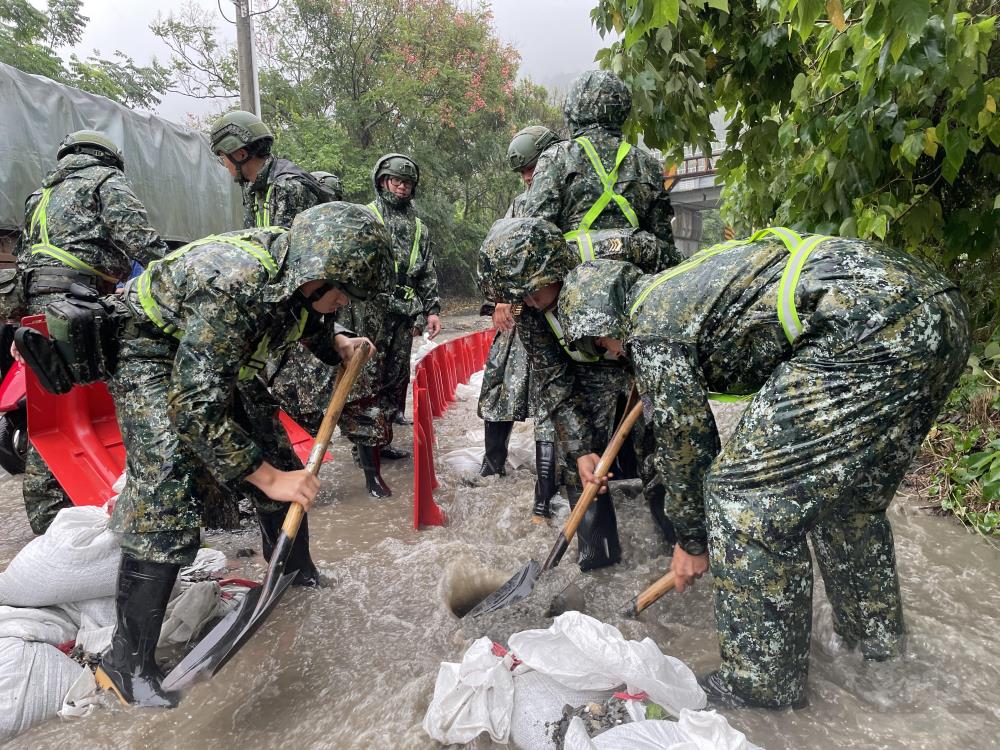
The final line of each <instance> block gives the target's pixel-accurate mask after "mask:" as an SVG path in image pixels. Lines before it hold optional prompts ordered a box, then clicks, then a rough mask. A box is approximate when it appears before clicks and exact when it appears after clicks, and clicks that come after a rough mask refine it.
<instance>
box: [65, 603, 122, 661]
mask: <svg viewBox="0 0 1000 750" xmlns="http://www.w3.org/2000/svg"><path fill="white" fill-rule="evenodd" d="M59 608H60V609H61V610H62V611H64V612H65V613H66V614H68V615H69V616H70V617H71V618H73V621H74V622H75V623H76V624H77V626H78V628H79V630H78V631H77V634H76V645H77V646H78V647H79V648H80V649H82V650H83V651H84V652H85V653H88V654H93V655H95V656H96V655H98V654H103V653H104V652H105V651H107V650H108V648H109V647H110V646H111V636H113V635H114V633H115V598H114V597H113V596H102V597H100V598H98V599H85V600H84V601H82V602H71V603H69V604H63V605H61V606H60V607H59Z"/></svg>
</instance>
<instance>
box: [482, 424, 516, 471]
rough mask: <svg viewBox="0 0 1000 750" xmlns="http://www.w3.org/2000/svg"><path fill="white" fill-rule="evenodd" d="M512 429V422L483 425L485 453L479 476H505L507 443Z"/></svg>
mask: <svg viewBox="0 0 1000 750" xmlns="http://www.w3.org/2000/svg"><path fill="white" fill-rule="evenodd" d="M513 429H514V423H513V422H484V423H483V431H484V433H485V436H486V452H485V453H484V454H483V465H482V467H481V468H480V469H479V476H481V477H492V476H501V477H503V476H507V443H508V442H509V441H510V433H511V430H513Z"/></svg>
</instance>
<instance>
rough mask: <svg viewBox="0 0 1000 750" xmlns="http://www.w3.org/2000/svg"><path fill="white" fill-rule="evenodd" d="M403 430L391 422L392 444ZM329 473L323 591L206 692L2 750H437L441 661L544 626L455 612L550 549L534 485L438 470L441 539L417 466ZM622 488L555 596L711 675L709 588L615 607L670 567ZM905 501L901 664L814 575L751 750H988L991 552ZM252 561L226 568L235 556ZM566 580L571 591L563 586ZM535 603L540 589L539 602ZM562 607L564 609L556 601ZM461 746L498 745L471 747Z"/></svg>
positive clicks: (8, 491) (344, 466) (239, 538)
mask: <svg viewBox="0 0 1000 750" xmlns="http://www.w3.org/2000/svg"><path fill="white" fill-rule="evenodd" d="M435 429H436V431H437V436H438V448H437V452H438V455H439V456H440V455H442V454H443V453H445V452H447V451H449V450H454V449H456V448H465V447H469V445H470V443H471V442H472V441H473V440H478V441H479V442H480V443H481V440H482V437H481V422H480V421H479V420H478V418H477V417H476V410H475V403H474V402H464V403H463V402H456V403H455V404H454V405H452V406H451V408H450V409H449V410H448V412H447V414H446V415H445V416H444V417H443V418H442V419H441V420H438V421H437V422H436V423H435ZM408 439H409V429H408V428H400V429H399V437H398V438H397V440H398V441H399V443H400V444H401V445H402V444H405V442H406V441H408ZM333 453H334V461H333V462H332V463H331V464H327V465H326V467H325V468H324V470H323V475H322V476H323V479H324V489H323V492H322V499H321V501H320V503H319V505H318V506H317V507H316V508H315V509H314V510H313V512H312V513H311V514H310V515H311V519H310V531H311V534H312V552H313V557H314V559H315V560H316V562H317V564H318V565H319V567H320V569H321V571H322V573H323V575H324V577H325V579H326V584H327V585H326V587H325V588H323V589H321V590H313V591H303V590H297V589H292V590H290V592H289V593H288V594H287V595H286V597H285V598H284V599H283V600H282V602H281V604H280V605H279V607H278V608H277V609H276V610H275V612H274V613H273V614H272V615H271V617H270V618H269V619H268V621H267V623H266V624H265V625H264V626H263V627H262V628H261V630H260V631H259V632H258V633H257V635H255V636H254V637H253V639H251V641H250V642H249V643H248V644H247V645H246V646H245V647H244V648H243V649H242V650H241V651H240V652H239V654H238V655H237V656H236V657H235V658H234V659H233V660H232V661H231V662H230V663H229V665H228V666H227V667H226V668H225V669H223V670H222V672H220V673H219V674H218V675H217V676H216V677H215V678H214V679H213V680H212V681H211V682H208V683H203V684H200V685H198V686H196V687H194V688H192V689H191V690H190V691H189V692H188V694H187V695H186V696H185V698H184V700H183V702H182V703H181V705H180V707H179V708H178V709H176V710H173V711H165V712H150V711H141V710H133V709H126V708H123V707H121V706H119V705H117V704H116V703H112V702H111V701H106V706H105V707H103V708H102V709H101V710H99V711H97V712H96V713H95V714H93V715H91V716H90V717H87V718H84V719H81V720H75V721H70V722H62V721H59V720H53V721H50V722H47V723H45V724H42V725H40V726H37V727H35V728H33V729H32V730H30V731H28V732H26V733H24V734H23V735H21V736H20V737H18V738H16V739H14V740H13V741H11V742H10V743H9V745H8V747H10V748H31V750H45V749H51V750H56V749H57V748H59V749H61V748H64V747H78V748H125V747H134V748H140V747H141V748H149V749H150V750H156V749H158V748H164V749H167V748H187V749H191V750H195V749H200V748H219V749H220V750H222V749H223V748H236V747H239V748H241V750H254V749H256V748H273V747H283V748H295V749H296V750H306V749H307V748H317V749H318V748H337V749H338V750H339V749H344V750H347V749H348V748H358V749H362V748H364V749H368V748H376V749H379V750H381V749H382V748H385V749H386V750H389V749H395V748H433V747H438V746H439V745H438V744H437V743H435V742H433V741H432V740H430V739H429V738H428V737H427V736H426V735H425V734H424V732H423V730H422V729H421V726H420V724H421V721H422V719H423V714H424V711H425V709H426V707H427V704H428V703H429V701H430V699H431V695H432V693H433V688H434V681H435V677H436V674H437V669H438V664H439V663H440V662H441V661H459V660H460V659H461V656H462V653H463V652H464V650H465V648H466V647H467V646H468V645H469V643H470V642H471V639H472V638H474V637H476V636H477V635H479V634H481V632H482V631H483V630H489V631H490V635H493V636H495V637H501V638H502V637H503V636H504V633H508V632H511V631H512V630H515V629H520V628H524V627H544V626H545V625H546V624H547V622H548V620H547V618H546V614H547V610H548V609H549V602H548V601H533V600H534V599H536V596H535V595H534V594H533V595H532V597H529V600H526V605H525V606H524V607H523V608H522V609H521V610H520V612H519V613H517V614H516V615H511V616H510V617H508V618H507V620H503V619H500V620H497V621H490V622H484V623H481V624H478V625H477V624H475V623H470V622H468V621H462V620H459V619H458V618H457V617H456V616H455V615H454V614H453V609H458V610H461V609H462V608H463V607H464V608H467V607H468V606H471V604H472V603H474V601H475V599H476V598H477V597H478V596H481V595H482V594H485V593H488V592H489V591H492V590H493V589H494V588H495V587H496V586H498V585H499V584H500V583H502V582H503V581H505V580H506V578H507V577H508V576H509V575H510V574H512V573H513V572H514V571H515V570H517V569H518V568H520V567H521V566H522V565H524V564H525V563H526V562H527V561H528V560H529V559H532V558H534V559H542V558H544V556H545V554H546V552H547V551H548V548H549V546H550V545H551V543H552V541H553V539H554V537H555V534H556V529H555V528H548V527H543V526H537V525H534V524H532V523H531V521H530V518H529V513H530V505H531V493H532V486H533V481H534V477H533V474H531V473H530V471H528V470H526V469H521V470H518V471H517V472H514V473H513V474H512V475H511V476H509V477H507V478H504V479H497V480H490V481H488V482H487V483H486V484H485V486H482V487H472V486H468V485H467V484H465V483H463V482H462V480H461V479H460V477H458V476H455V475H453V474H448V473H446V471H445V468H444V467H443V465H442V464H441V462H438V477H439V479H440V481H441V487H440V488H439V489H438V490H437V491H436V492H435V497H436V499H437V501H438V502H439V503H440V504H441V505H442V507H444V509H445V510H446V512H447V513H448V517H449V525H448V526H447V527H444V528H434V529H427V530H424V531H420V532H417V531H413V530H412V464H411V463H410V462H409V461H398V462H395V463H392V462H386V470H385V476H386V480H387V482H388V483H389V485H390V486H391V487H392V488H393V491H394V496H393V497H392V498H391V499H389V500H387V501H378V500H372V499H369V498H368V497H367V496H366V495H365V494H364V492H363V488H364V485H363V479H362V476H361V472H360V470H357V469H355V468H354V466H353V465H352V464H351V461H350V454H349V452H348V451H347V448H346V445H345V443H344V441H343V440H342V439H339V438H338V439H337V440H336V442H335V447H334V450H333ZM19 489H20V482H19V480H18V479H13V478H7V477H4V479H3V481H2V482H0V513H2V514H3V517H4V518H5V521H4V523H3V524H0V567H3V566H5V565H6V563H7V562H8V561H9V560H10V558H11V557H12V556H13V555H14V554H15V552H16V551H17V550H18V549H19V548H20V547H21V546H23V545H24V544H25V543H26V542H27V541H29V540H30V538H31V533H30V531H29V530H28V528H27V523H26V522H25V521H24V516H23V509H22V506H21V505H20V492H19ZM628 489H629V488H628V487H626V488H625V491H622V492H620V493H619V495H618V497H617V505H618V518H619V524H620V526H621V537H622V541H623V547H624V561H623V563H622V564H620V565H618V566H616V567H615V568H613V569H611V570H604V571H599V572H597V573H592V574H587V575H581V574H580V573H579V571H578V570H577V568H576V566H575V565H574V564H573V562H574V560H575V549H574V548H575V545H573V546H572V547H571V549H570V552H569V553H567V555H566V557H565V559H564V561H563V563H562V565H561V566H560V567H559V568H558V569H557V570H556V571H555V575H556V576H557V577H558V581H557V582H555V583H553V584H550V585H549V588H550V589H551V592H552V593H554V592H555V591H557V590H558V591H561V592H562V594H563V597H564V599H567V600H568V601H569V602H570V603H571V604H573V605H579V604H581V597H582V600H583V601H582V603H583V607H582V609H583V610H584V611H586V612H587V613H588V614H591V615H593V616H595V617H598V618H600V619H602V620H605V621H607V622H610V623H612V624H614V625H615V626H617V627H618V628H620V629H621V630H622V632H623V633H624V634H625V636H626V637H628V638H633V639H641V638H643V637H646V636H649V637H651V638H653V639H654V640H655V641H656V642H657V643H658V644H659V645H660V647H661V648H662V650H663V651H664V652H666V653H668V654H671V655H674V656H677V657H680V658H682V659H684V660H685V661H686V662H687V663H688V664H689V666H690V667H691V668H692V669H693V670H694V671H695V672H696V673H700V672H703V671H706V670H709V669H711V668H713V667H715V666H716V665H717V664H718V648H717V643H716V640H715V636H714V622H713V615H712V606H711V596H710V593H711V592H710V582H709V581H707V580H705V579H703V580H702V581H700V582H699V585H698V586H697V587H696V588H694V589H693V590H691V591H689V592H687V593H685V594H682V595H681V594H676V593H671V594H668V595H667V596H666V597H664V599H662V600H661V601H660V602H658V603H656V604H654V605H653V606H652V607H651V608H650V609H648V610H647V611H646V612H644V613H643V614H642V615H641V616H640V618H639V619H638V620H630V619H627V618H624V617H622V616H621V615H619V614H618V613H619V611H620V610H621V608H622V607H623V606H624V605H625V604H626V603H627V602H628V600H629V599H631V597H632V596H634V595H635V594H636V593H638V592H639V591H640V590H642V589H643V588H644V587H645V586H647V585H648V584H649V583H651V582H652V581H653V580H655V579H656V578H658V577H659V575H661V574H662V573H663V572H665V570H666V569H667V566H668V562H669V560H668V558H666V557H665V556H664V552H665V549H664V548H663V545H662V542H661V541H660V540H659V539H658V538H657V532H656V530H655V529H654V526H653V524H652V521H651V520H650V518H649V514H648V511H646V509H645V507H644V503H642V501H641V497H635V496H634V495H633V494H631V493H630V492H629V491H628ZM911 508H912V504H910V503H907V502H906V501H905V500H898V501H897V502H896V503H894V505H893V506H892V509H891V511H890V516H891V518H892V522H893V526H894V530H895V535H896V542H897V554H898V557H899V570H900V578H901V582H902V587H903V594H904V601H905V607H906V613H907V624H908V628H909V643H908V652H907V655H906V656H905V657H904V658H902V659H900V660H898V661H896V662H891V663H883V664H875V663H866V662H865V661H864V660H863V659H861V657H860V656H859V655H858V654H856V653H851V652H848V651H846V650H844V649H842V648H841V647H839V646H838V644H837V643H836V638H835V636H834V634H833V630H832V625H831V619H830V610H829V606H828V605H827V604H826V601H825V598H824V596H823V591H822V582H821V581H820V580H819V578H818V576H817V583H816V594H815V598H814V601H815V605H814V608H815V611H814V615H815V616H814V627H813V647H812V666H811V672H810V678H809V689H810V700H811V704H810V706H809V707H808V708H806V709H804V710H801V711H797V712H791V711H786V712H768V711H759V710H746V711H731V712H726V715H727V716H728V718H729V720H730V723H732V724H733V725H734V726H735V727H737V728H739V729H741V730H742V731H744V732H746V734H747V736H748V737H749V738H750V739H751V740H752V741H753V742H755V743H756V744H758V745H760V746H762V747H766V748H768V749H769V750H777V749H778V748H886V749H889V748H892V749H896V748H899V749H900V750H902V749H903V748H908V749H911V750H912V749H915V748H935V749H936V748H941V749H946V748H962V750H977V749H979V748H983V749H985V748H993V747H998V746H1000V741H998V732H1000V708H998V706H997V703H998V701H1000V657H998V655H997V649H996V643H997V638H998V634H1000V578H998V576H996V575H995V573H996V572H997V571H998V570H1000V552H998V551H997V550H996V549H994V548H993V547H991V546H989V545H988V544H986V543H985V542H984V541H983V540H981V539H979V538H977V537H975V536H973V535H970V534H969V533H967V532H966V531H965V530H964V529H963V528H961V527H960V526H958V525H957V524H956V523H955V522H953V521H952V520H950V519H944V518H937V517H932V516H927V515H922V514H918V513H916V512H914V511H912V510H911ZM208 541H209V543H210V544H212V545H213V546H216V547H218V548H220V549H222V550H224V551H225V552H226V553H227V555H228V556H229V557H230V561H231V564H232V565H233V566H234V574H238V575H243V576H246V577H252V578H258V579H259V578H260V577H261V575H262V573H263V571H264V567H263V562H262V560H261V558H260V556H259V550H260V542H259V538H258V536H257V534H256V532H254V531H251V530H249V529H248V530H247V531H245V532H242V533H236V534H218V533H216V534H211V535H209V538H208ZM246 547H250V548H253V549H255V550H257V552H258V554H256V555H255V556H254V557H250V558H237V557H236V556H235V553H236V551H237V550H238V549H241V548H246ZM568 584H574V586H575V588H573V587H571V588H570V589H568V590H566V591H563V589H565V587H566V586H567V585H568ZM542 599H545V597H542ZM563 604H564V605H565V604H566V602H563ZM470 747H474V748H478V749H485V748H491V747H494V745H492V744H491V743H490V742H489V741H483V739H482V738H480V739H479V740H478V741H477V742H474V743H472V744H471V745H470Z"/></svg>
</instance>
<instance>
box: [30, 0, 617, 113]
mask: <svg viewBox="0 0 1000 750" xmlns="http://www.w3.org/2000/svg"><path fill="white" fill-rule="evenodd" d="M31 2H32V3H33V4H34V5H36V6H38V7H40V8H44V7H45V4H46V3H45V0H31ZM193 2H194V3H195V4H196V5H200V6H202V7H204V8H207V9H210V10H212V11H213V13H214V14H215V15H216V17H218V19H219V20H218V29H219V31H220V33H221V34H223V35H224V36H226V37H227V38H229V39H231V40H233V42H234V43H235V38H236V33H235V29H234V28H233V27H232V26H231V25H229V24H227V23H226V22H225V21H223V20H222V18H221V16H220V15H219V9H218V5H217V4H216V2H215V0H193ZM182 4H183V3H182V2H181V1H180V0H142V1H141V2H122V0H84V3H83V13H84V15H85V16H87V17H89V18H90V23H89V24H88V25H87V28H86V31H85V33H84V35H83V39H82V41H81V43H80V44H79V45H78V46H77V47H76V48H75V49H74V51H75V52H77V54H79V55H80V56H84V57H85V56H86V55H89V54H90V53H91V51H92V50H94V49H97V50H99V51H100V52H101V54H102V55H103V56H105V57H107V56H110V54H111V53H112V52H113V51H114V50H116V49H120V50H122V51H123V52H125V53H126V54H128V55H131V56H132V57H133V58H134V59H135V61H136V62H137V63H140V64H145V63H148V62H149V61H150V59H152V58H153V57H154V56H155V57H157V58H158V59H160V61H161V62H166V60H167V58H168V57H169V54H170V50H169V49H167V47H166V46H165V45H164V44H162V43H161V42H160V40H159V39H157V38H156V37H155V36H153V32H152V31H150V30H149V24H150V23H152V22H153V21H154V20H155V19H156V17H157V15H163V16H166V15H168V14H169V13H170V11H171V10H173V9H177V8H180V7H181V5H182ZM220 4H221V6H222V8H223V9H224V10H225V11H226V14H227V15H228V16H229V17H230V18H232V17H233V16H232V12H231V11H232V9H233V6H232V0H220ZM458 4H459V5H462V6H468V5H470V4H471V5H473V6H474V5H475V4H476V0H458ZM594 4H595V3H594V2H591V0H492V5H493V12H494V16H495V24H496V28H497V32H498V33H499V35H500V38H501V39H503V40H504V41H506V42H508V43H510V44H512V45H513V46H514V47H515V48H517V50H518V51H519V52H520V53H521V59H522V67H521V72H522V74H525V75H528V76H530V77H531V78H532V79H534V80H535V81H537V82H538V83H542V84H545V85H547V86H550V87H551V86H553V85H554V86H557V87H560V88H563V89H565V86H566V83H567V82H568V81H569V80H571V79H572V78H573V77H574V76H575V75H576V74H577V73H580V72H582V71H584V70H587V69H588V68H591V67H594V63H593V60H594V55H595V53H596V52H597V50H598V49H599V48H600V47H601V46H602V43H601V38H600V36H599V35H598V33H597V31H596V30H595V29H594V27H593V26H592V25H591V23H590V8H591V7H592V6H593V5H594ZM220 108H221V105H220V104H219V103H218V102H212V101H201V100H196V99H190V98H188V97H184V96H180V95H168V96H167V97H166V98H165V99H164V100H163V102H162V104H161V105H160V107H159V108H158V110H157V111H158V113H159V114H160V115H162V116H163V117H167V118H169V119H173V120H178V121H183V120H184V119H185V114H186V113H189V112H190V113H195V114H199V115H204V114H211V113H214V112H216V111H218V110H219V109H220Z"/></svg>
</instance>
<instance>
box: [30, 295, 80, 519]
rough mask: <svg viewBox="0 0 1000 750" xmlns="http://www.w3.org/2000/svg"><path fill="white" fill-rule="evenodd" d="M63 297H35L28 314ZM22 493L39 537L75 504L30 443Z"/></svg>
mask: <svg viewBox="0 0 1000 750" xmlns="http://www.w3.org/2000/svg"><path fill="white" fill-rule="evenodd" d="M61 296H62V295H57V294H44V295H39V296H35V297H32V298H31V300H30V301H29V303H28V315H41V314H44V312H45V307H46V305H48V304H49V303H50V302H55V301H56V300H58V299H59V297H61ZM21 493H22V495H23V497H24V510H25V512H26V513H27V515H28V523H29V524H30V525H31V530H32V531H34V532H35V533H36V534H44V533H45V530H46V529H48V528H49V525H50V524H51V523H52V519H54V518H55V517H56V514H57V513H58V512H59V511H60V510H62V509H63V508H69V507H72V505H73V503H72V502H71V501H70V499H69V497H67V496H66V493H65V492H63V488H62V487H61V486H60V484H59V482H58V481H56V478H55V477H54V476H52V472H51V471H50V470H49V467H48V466H47V465H46V464H45V461H44V460H43V459H42V457H41V455H40V454H39V453H38V450H37V449H36V448H35V446H34V445H33V444H31V443H30V442H29V443H28V453H27V455H26V456H25V460H24V480H23V481H22V483H21Z"/></svg>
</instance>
